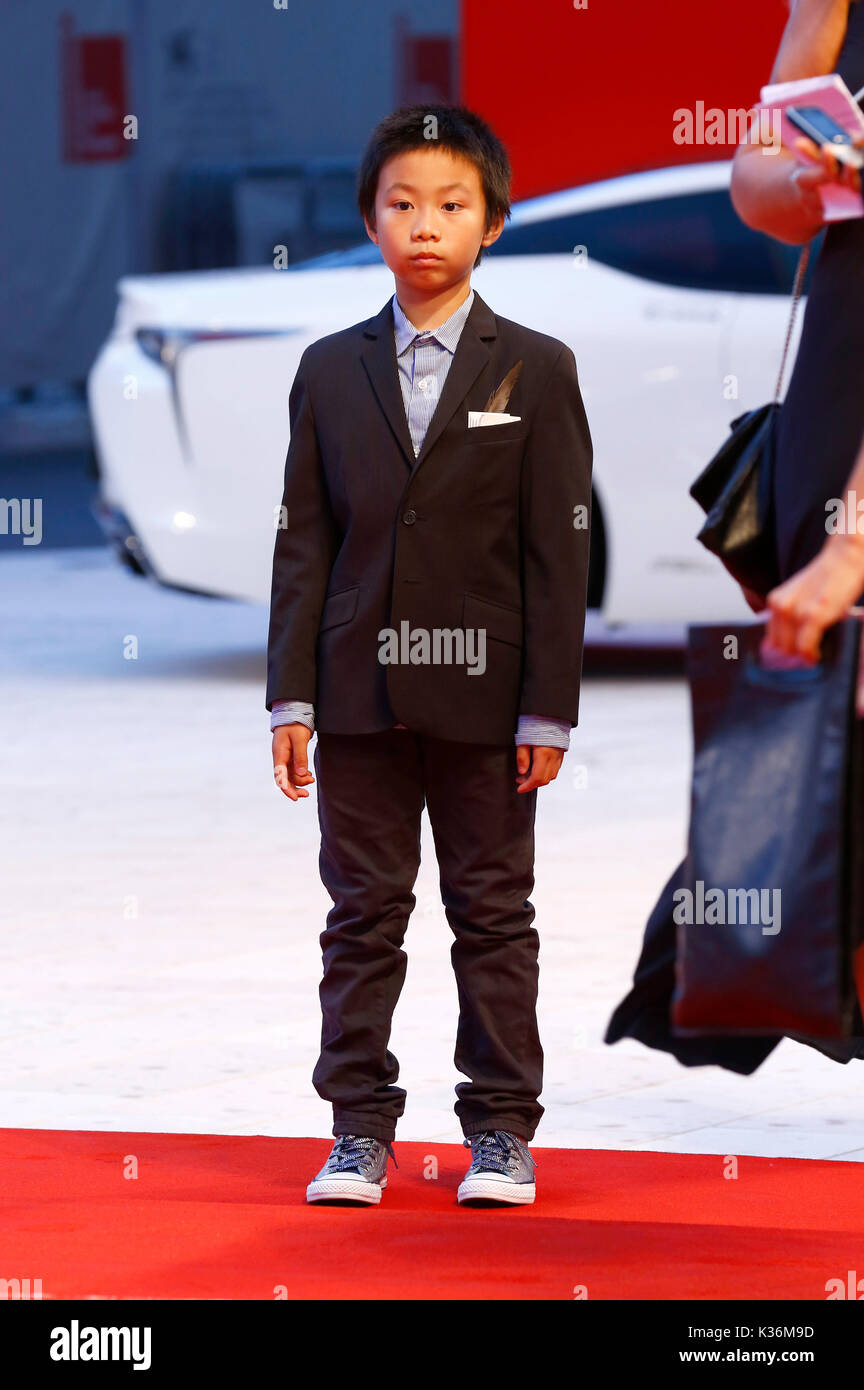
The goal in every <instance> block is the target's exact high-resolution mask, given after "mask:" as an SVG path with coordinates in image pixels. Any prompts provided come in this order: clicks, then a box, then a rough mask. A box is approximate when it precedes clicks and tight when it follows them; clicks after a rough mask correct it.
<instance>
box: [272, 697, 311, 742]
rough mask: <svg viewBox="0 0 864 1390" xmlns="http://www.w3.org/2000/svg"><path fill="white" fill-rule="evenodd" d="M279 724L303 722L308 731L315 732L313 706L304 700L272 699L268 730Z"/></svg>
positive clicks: (276, 727) (275, 727)
mask: <svg viewBox="0 0 864 1390" xmlns="http://www.w3.org/2000/svg"><path fill="white" fill-rule="evenodd" d="M280 724H305V725H306V728H307V729H308V730H309V732H310V733H313V734H314V732H315V706H314V705H310V704H309V703H308V702H307V701H306V700H274V701H273V707H272V709H271V711H270V732H271V733H272V732H273V730H274V729H278V727H279V725H280Z"/></svg>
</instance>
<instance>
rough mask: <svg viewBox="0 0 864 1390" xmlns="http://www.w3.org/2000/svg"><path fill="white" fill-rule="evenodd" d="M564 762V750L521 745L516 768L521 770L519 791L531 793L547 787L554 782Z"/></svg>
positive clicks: (527, 744)
mask: <svg viewBox="0 0 864 1390" xmlns="http://www.w3.org/2000/svg"><path fill="white" fill-rule="evenodd" d="M563 761H564V749H563V748H544V747H541V746H540V745H536V744H532V743H520V744H519V746H518V747H517V749H516V766H517V768H518V769H519V776H518V777H517V778H516V789H517V791H518V792H520V793H521V792H530V791H533V790H534V788H535V787H545V786H546V784H547V783H548V782H554V781H555V778H556V777H557V776H558V772H559V769H560V767H561V764H562V762H563ZM529 768H530V772H529Z"/></svg>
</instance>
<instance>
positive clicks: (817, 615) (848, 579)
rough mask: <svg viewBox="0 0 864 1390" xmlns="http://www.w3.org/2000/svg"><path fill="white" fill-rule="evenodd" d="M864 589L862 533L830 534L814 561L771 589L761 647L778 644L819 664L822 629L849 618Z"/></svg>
mask: <svg viewBox="0 0 864 1390" xmlns="http://www.w3.org/2000/svg"><path fill="white" fill-rule="evenodd" d="M862 590H864V541H862V537H860V536H856V535H845V534H842V533H838V534H837V535H834V536H830V537H829V539H828V540H827V541H826V542H825V544H824V545H823V547H822V549H821V550H820V552H819V554H818V555H817V556H816V558H815V560H811V561H810V563H809V565H805V566H804V568H803V569H802V570H799V572H798V573H797V574H793V575H792V577H791V579H787V580H786V581H785V582H784V583H783V584H778V586H777V588H776V589H772V590H771V592H770V594H768V597H767V604H768V610H769V618H768V623H767V626H766V629H765V635H764V637H763V639H762V647H763V649H764V648H766V647H767V648H769V649H770V648H774V649H775V650H777V651H781V652H786V653H788V654H789V655H796V656H801V657H803V658H804V659H805V660H806V661H808V662H809V663H810V664H811V665H812V664H815V663H816V662H817V661H818V660H819V648H820V646H821V642H822V637H823V635H824V633H825V632H826V630H827V629H828V628H829V627H831V626H832V625H833V624H834V623H837V622H839V621H840V619H841V618H843V617H845V615H846V614H847V613H848V611H849V609H850V608H851V607H852V605H853V604H854V603H855V602H856V600H857V599H858V598H859V597H860V595H861V592H862Z"/></svg>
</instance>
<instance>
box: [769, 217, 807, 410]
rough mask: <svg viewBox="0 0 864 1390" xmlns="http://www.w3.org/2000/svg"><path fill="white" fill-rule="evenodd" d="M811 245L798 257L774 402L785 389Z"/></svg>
mask: <svg viewBox="0 0 864 1390" xmlns="http://www.w3.org/2000/svg"><path fill="white" fill-rule="evenodd" d="M810 246H811V243H810V242H809V241H808V242H806V243H805V245H804V246H802V247H801V254H800V256H799V257H798V266H797V268H796V270H795V282H794V284H793V286H792V308H791V309H790V311H789V325H788V327H787V329H786V341H785V343H784V344H783V358H782V360H781V362H780V375H779V376H778V377H777V388H776V390H775V392H774V404H775V405H776V404H777V402H778V401H779V400H780V392H781V391H782V389H783V374H784V372H785V371H786V358H787V357H788V356H789V344H790V343H791V341H792V330H793V328H794V327H795V316H796V314H797V312H798V301H799V299H800V298H801V290H802V288H803V285H804V276H805V275H806V274H807V262H808V261H809V259H810Z"/></svg>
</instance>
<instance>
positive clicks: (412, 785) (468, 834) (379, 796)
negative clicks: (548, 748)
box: [312, 729, 544, 1141]
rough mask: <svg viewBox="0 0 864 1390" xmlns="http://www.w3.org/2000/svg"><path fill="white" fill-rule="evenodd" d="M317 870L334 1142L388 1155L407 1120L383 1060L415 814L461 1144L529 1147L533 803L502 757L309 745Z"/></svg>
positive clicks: (376, 737) (322, 1064) (334, 738)
mask: <svg viewBox="0 0 864 1390" xmlns="http://www.w3.org/2000/svg"><path fill="white" fill-rule="evenodd" d="M314 768H315V777H316V786H317V794H318V821H319V825H320V827H321V850H320V855H319V861H318V862H319V867H320V872H321V879H322V882H323V883H324V886H325V887H326V889H327V891H328V893H329V894H330V897H331V898H332V899H333V907H332V908H331V910H330V912H329V913H328V914H327V927H326V930H325V931H324V932H322V934H321V938H320V940H321V949H322V952H323V959H324V975H323V978H322V980H321V985H320V997H321V1013H322V1027H321V1055H320V1057H319V1058H318V1062H317V1063H316V1066H315V1070H314V1073H313V1077H312V1080H313V1084H314V1086H315V1089H316V1091H317V1092H318V1094H319V1095H320V1096H321V1097H322V1098H323V1099H324V1100H329V1101H330V1102H331V1103H332V1106H333V1133H334V1135H337V1134H367V1135H372V1136H373V1137H374V1138H376V1139H389V1140H392V1139H393V1138H394V1137H395V1133H396V1121H397V1120H398V1119H399V1117H400V1115H402V1113H403V1111H404V1109H405V1096H406V1093H405V1091H404V1090H403V1089H402V1088H401V1087H400V1086H397V1085H395V1082H396V1080H397V1078H398V1076H399V1063H398V1061H397V1059H396V1058H395V1057H394V1055H393V1053H392V1052H390V1051H389V1050H388V1046H387V1045H388V1042H389V1040H390V1028H391V1021H392V1017H393V1010H394V1008H395V1006H396V1001H397V1000H398V998H399V994H400V992H401V990H402V985H403V982H404V980H405V970H406V966H407V962H408V957H407V956H406V954H405V952H404V951H403V950H402V949H401V947H402V942H403V940H404V938H405V931H406V928H407V925H408V918H409V916H410V914H411V911H412V909H413V907H414V905H415V902H416V899H415V897H414V894H413V892H412V889H413V886H414V883H415V881H416V878H417V871H418V869H419V866H420V814H421V812H422V810H423V806H424V803H425V805H426V806H427V807H428V812H429V820H430V823H431V826H432V832H433V836H434V840H435V853H436V858H437V860H438V867H439V872H440V884H441V897H442V901H443V903H444V908H445V912H446V916H447V921H448V922H449V924H450V927H451V929H452V932H453V935H454V938H455V939H454V941H453V943H452V946H451V952H450V955H451V960H452V963H453V970H454V972H455V975H456V983H457V987H458V994H459V1024H458V1029H457V1034H456V1051H455V1057H454V1060H455V1063H456V1066H457V1068H458V1070H459V1071H460V1072H462V1073H463V1075H465V1076H467V1077H469V1078H470V1080H469V1081H467V1082H460V1083H459V1085H457V1086H456V1094H457V1096H458V1100H457V1102H456V1105H455V1111H456V1115H457V1117H458V1119H459V1122H460V1124H461V1126H462V1130H463V1133H464V1134H465V1135H466V1136H467V1135H470V1134H477V1133H480V1132H481V1131H482V1130H484V1129H505V1130H509V1131H510V1132H511V1133H513V1134H515V1135H517V1136H518V1137H519V1138H521V1139H523V1140H525V1141H528V1140H530V1139H532V1138H533V1136H534V1131H535V1130H536V1128H537V1124H538V1123H539V1120H540V1117H541V1115H542V1114H543V1111H544V1107H543V1106H542V1105H540V1104H539V1102H538V1099H537V1097H538V1096H539V1094H540V1092H541V1090H542V1078H543V1049H542V1048H541V1046H540V1038H539V1035H538V1031H537V1018H536V1002H537V982H538V962H537V957H538V950H539V944H540V943H539V937H538V935H537V932H536V930H535V928H534V927H533V926H532V922H533V920H534V908H533V906H532V905H531V903H530V902H528V894H529V893H530V892H531V891H532V889H533V887H534V816H535V811H536V805H537V791H536V789H535V790H534V791H530V792H527V793H519V792H517V790H516V773H517V768H516V748H515V745H513V746H510V747H505V746H499V745H496V744H475V743H456V742H454V741H452V740H445V739H437V738H428V737H426V736H425V735H422V734H417V733H414V732H412V731H411V730H408V729H387V730H385V731H384V732H382V733H376V734H327V733H319V734H318V740H317V747H316V748H315V753H314Z"/></svg>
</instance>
